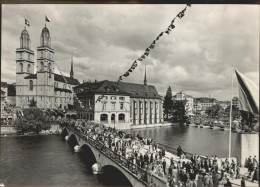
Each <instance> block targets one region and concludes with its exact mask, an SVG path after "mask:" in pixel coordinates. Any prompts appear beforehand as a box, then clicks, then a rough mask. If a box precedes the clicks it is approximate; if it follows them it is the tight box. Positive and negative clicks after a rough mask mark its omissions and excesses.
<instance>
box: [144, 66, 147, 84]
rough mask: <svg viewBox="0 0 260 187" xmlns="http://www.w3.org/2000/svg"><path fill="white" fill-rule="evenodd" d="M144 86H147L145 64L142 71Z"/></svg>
mask: <svg viewBox="0 0 260 187" xmlns="http://www.w3.org/2000/svg"><path fill="white" fill-rule="evenodd" d="M144 85H145V86H146V85H147V80H146V63H145V70H144Z"/></svg>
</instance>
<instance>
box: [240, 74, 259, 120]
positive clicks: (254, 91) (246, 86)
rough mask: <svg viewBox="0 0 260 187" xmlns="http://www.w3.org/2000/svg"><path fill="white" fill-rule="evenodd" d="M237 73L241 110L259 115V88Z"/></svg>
mask: <svg viewBox="0 0 260 187" xmlns="http://www.w3.org/2000/svg"><path fill="white" fill-rule="evenodd" d="M235 72H236V77H237V81H238V94H239V110H243V111H249V112H251V113H253V114H257V115H259V86H258V85H256V84H255V83H254V82H252V81H251V80H250V79H248V78H247V77H246V76H245V75H243V74H242V73H240V72H238V71H237V70H235Z"/></svg>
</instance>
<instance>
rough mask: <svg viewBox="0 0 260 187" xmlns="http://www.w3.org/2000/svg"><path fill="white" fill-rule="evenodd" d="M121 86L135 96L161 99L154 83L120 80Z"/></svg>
mask: <svg viewBox="0 0 260 187" xmlns="http://www.w3.org/2000/svg"><path fill="white" fill-rule="evenodd" d="M119 88H122V89H124V90H125V91H126V92H128V93H130V94H131V95H130V96H131V97H134V98H147V99H161V96H160V95H159V94H158V92H157V90H156V88H155V87H154V86H152V85H143V84H134V83H127V82H120V83H119Z"/></svg>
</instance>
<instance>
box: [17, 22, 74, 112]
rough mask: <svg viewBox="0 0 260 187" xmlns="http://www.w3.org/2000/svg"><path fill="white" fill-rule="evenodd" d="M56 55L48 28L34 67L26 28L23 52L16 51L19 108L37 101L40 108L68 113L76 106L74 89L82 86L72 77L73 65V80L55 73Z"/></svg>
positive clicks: (38, 49) (21, 43)
mask: <svg viewBox="0 0 260 187" xmlns="http://www.w3.org/2000/svg"><path fill="white" fill-rule="evenodd" d="M54 53H55V52H54V49H53V48H51V36H50V32H49V29H48V28H47V27H46V25H45V27H44V28H43V29H42V32H41V35H40V45H39V47H37V63H35V62H34V51H33V50H31V40H30V36H29V32H28V31H27V30H26V28H25V29H24V30H23V31H22V33H21V37H20V48H17V49H16V106H18V107H27V106H28V105H29V103H30V102H31V101H36V104H37V107H39V108H61V109H65V108H69V107H70V106H72V105H73V95H72V92H71V88H73V87H74V86H76V85H78V84H79V81H78V80H77V79H75V78H74V77H73V76H74V73H73V61H71V72H70V77H65V78H64V77H63V76H62V75H59V74H55V73H54V70H55V61H54ZM35 68H36V72H35V71H34V69H35ZM65 79H66V81H65ZM66 82H67V83H66Z"/></svg>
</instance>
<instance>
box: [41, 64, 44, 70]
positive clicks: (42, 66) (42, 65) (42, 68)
mask: <svg viewBox="0 0 260 187" xmlns="http://www.w3.org/2000/svg"><path fill="white" fill-rule="evenodd" d="M40 70H41V71H43V70H44V64H43V62H41V69H40Z"/></svg>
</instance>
